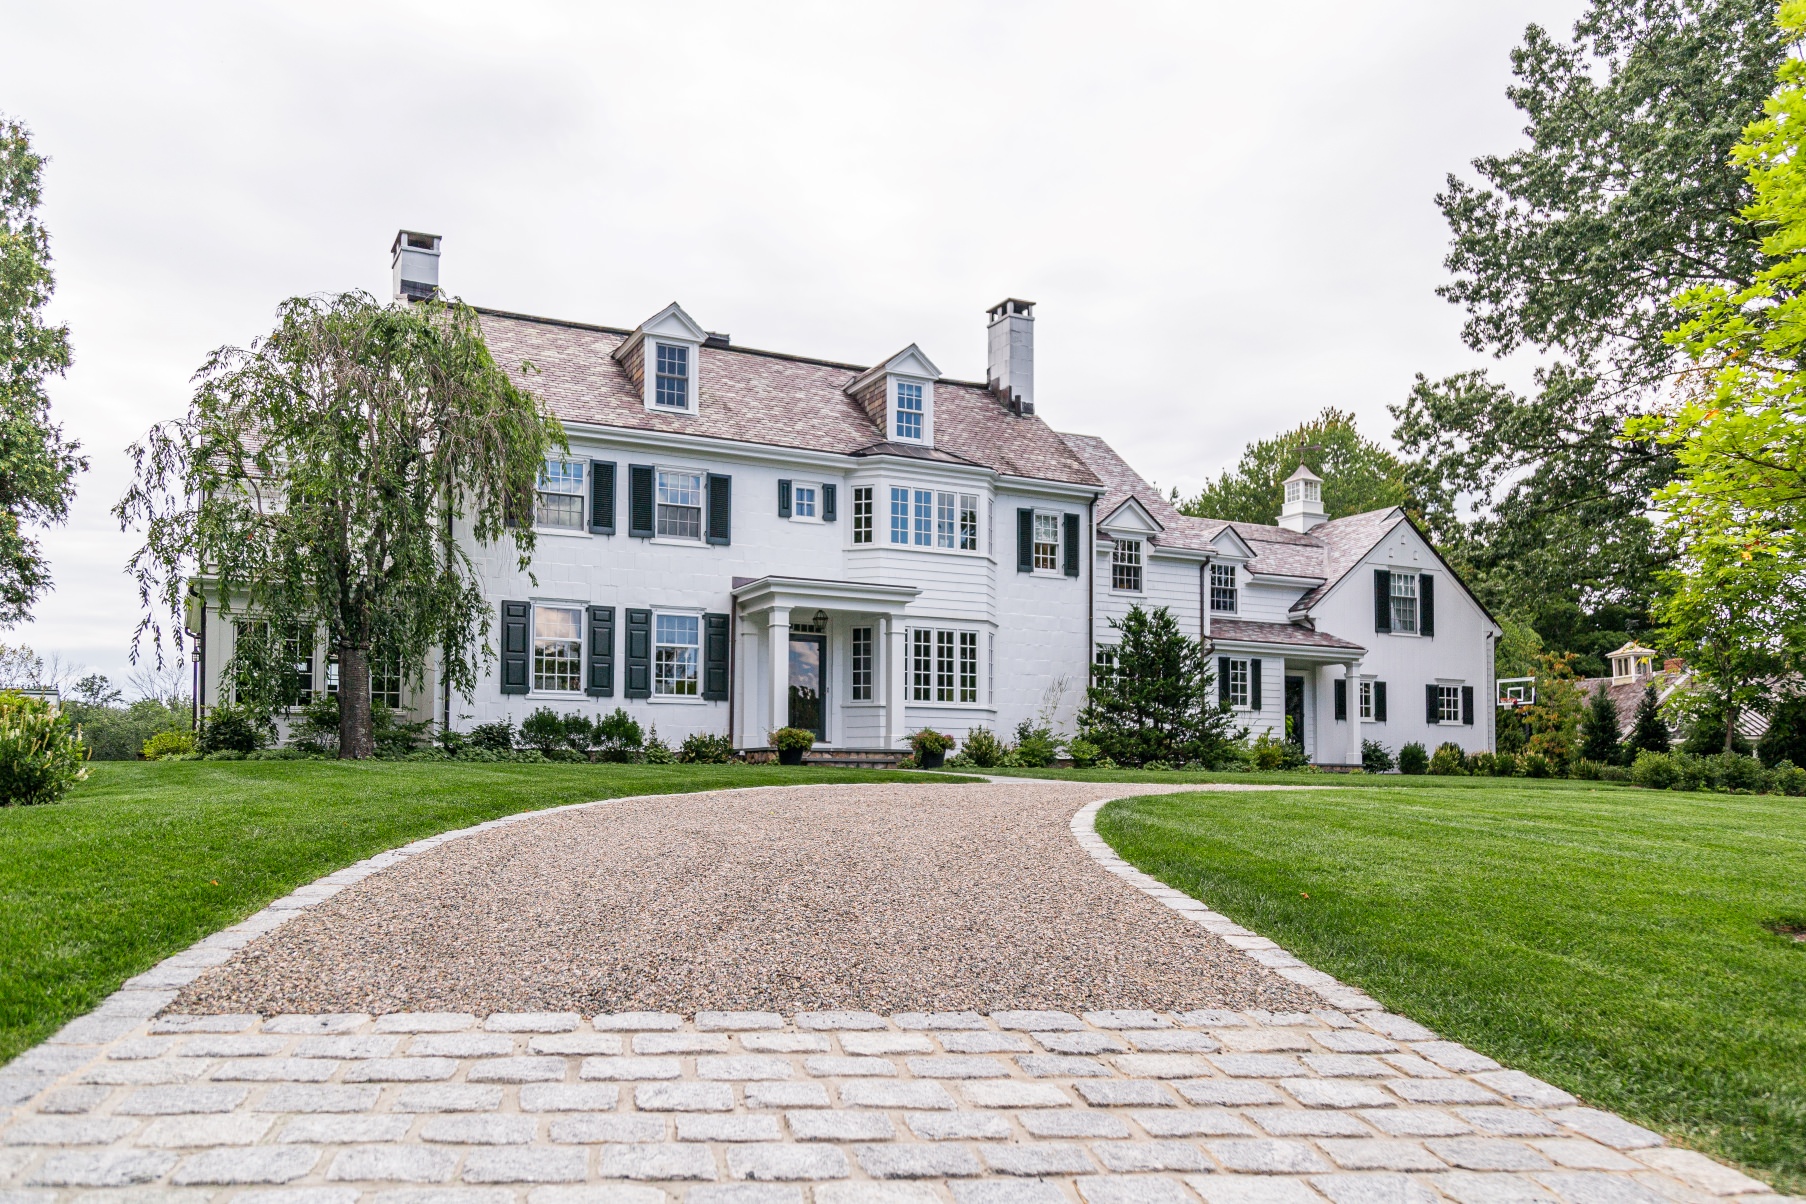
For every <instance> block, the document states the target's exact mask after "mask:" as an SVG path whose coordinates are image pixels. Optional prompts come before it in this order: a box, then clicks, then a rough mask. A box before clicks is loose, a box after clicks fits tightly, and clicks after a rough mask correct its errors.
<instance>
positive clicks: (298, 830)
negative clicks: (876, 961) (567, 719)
mask: <svg viewBox="0 0 1806 1204" xmlns="http://www.w3.org/2000/svg"><path fill="white" fill-rule="evenodd" d="M91 769H92V771H93V772H92V776H91V777H90V779H89V780H88V781H87V782H85V783H83V784H82V785H81V786H80V787H78V788H77V789H76V790H75V791H74V792H73V793H72V794H71V795H70V796H69V798H68V799H67V800H65V801H64V802H61V803H55V804H51V805H49V806H42V807H5V808H0V1064H4V1063H5V1062H7V1061H8V1060H10V1059H11V1058H13V1057H15V1056H16V1055H18V1054H19V1053H21V1052H23V1051H24V1050H26V1049H29V1048H30V1047H31V1046H33V1045H35V1044H37V1043H38V1042H40V1041H42V1040H43V1039H44V1038H46V1037H48V1036H50V1035H51V1034H52V1033H54V1032H55V1031H56V1030H57V1029H58V1028H60V1027H62V1025H63V1024H65V1023H66V1022H68V1021H69V1020H72V1019H74V1018H75V1017H76V1016H80V1015H82V1014H84V1013H86V1012H88V1011H90V1010H92V1009H93V1008H94V1007H95V1005H97V1004H98V1003H100V1001H101V1000H102V999H104V998H106V996H108V995H109V994H111V993H112V992H113V991H114V990H116V989H118V987H119V984H120V983H122V982H124V981H125V980H126V979H128V978H130V977H131V976H132V975H134V974H138V973H140V972H142V971H144V970H147V969H149V968H150V967H151V966H153V965H155V964H156V963H157V962H159V961H161V960H163V959H164V958H165V957H168V956H169V955H171V954H173V953H176V952H179V951H180V950H182V949H185V948H187V947H188V946H189V945H191V944H193V943H194V942H195V941H198V940H200V939H201V938H202V937H204V936H207V935H208V934H209V933H213V932H217V931H219V930H220V929H221V928H226V927H229V926H230V925H232V924H235V923H237V922H238V921H240V920H242V919H244V918H245V917H246V916H249V915H251V914H252V913H254V912H256V911H257V910H259V909H260V908H262V907H263V906H265V905H266V904H268V903H269V902H270V901H271V900H273V899H278V898H281V897H282V896H283V895H286V894H288V893H289V892H290V891H292V890H294V889H295V888H296V887H298V886H303V885H305V884H307V883H309V882H312V881H313V880H314V879H316V878H319V877H321V876H323V875H326V874H330V873H332V872H333V871H335V870H338V869H342V868H344V867H345V866H347V865H350V864H352V863H354V862H357V861H361V860H363V859H364V858H366V857H370V856H373V855H375V854H377V853H380V852H382V851H383V850H385V849H392V848H395V847H396V846H398V845H404V844H407V843H409V842H410V841H414V840H418V839H420V838H422V837H425V836H432V835H434V834H436V833H439V832H446V831H450V830H452V829H455V828H465V827H469V826H471V825H472V824H479V823H482V822H483V821H484V820H488V819H494V818H496V817H497V816H501V815H511V814H513V813H515V812H519V811H534V810H540V809H543V808H547V807H557V806H563V805H565V804H569V803H583V802H591V801H595V800H600V799H610V798H622V797H626V796H629V795H636V794H679V793H687V792H693V791H698V790H720V789H729V788H733V787H738V786H787V785H827V784H831V783H835V782H872V781H913V782H924V783H925V782H927V781H933V780H935V779H933V778H929V777H927V775H923V774H919V773H888V772H881V771H867V770H847V769H829V768H817V767H813V766H808V767H802V768H795V769H786V768H783V767H781V766H776V765H770V766H764V765H760V766H745V765H671V766H653V765H569V764H552V765H503V764H497V765H489V764H443V763H441V764H434V763H432V762H365V763H362V764H353V763H341V762H336V761H188V762H172V763H144V762H135V763H134V762H97V763H95V764H94V765H93V766H91ZM940 780H951V781H971V780H973V779H971V778H959V777H953V778H942V779H940Z"/></svg>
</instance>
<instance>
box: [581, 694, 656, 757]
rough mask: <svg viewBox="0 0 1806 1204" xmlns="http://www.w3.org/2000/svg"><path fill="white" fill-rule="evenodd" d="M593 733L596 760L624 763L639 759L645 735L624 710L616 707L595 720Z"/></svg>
mask: <svg viewBox="0 0 1806 1204" xmlns="http://www.w3.org/2000/svg"><path fill="white" fill-rule="evenodd" d="M594 731H595V741H596V748H597V750H598V755H597V759H598V760H602V761H611V762H617V763H624V762H628V761H637V760H639V759H640V755H641V749H642V748H643V747H644V745H645V743H646V734H645V732H644V731H642V730H641V728H640V725H639V723H638V722H637V721H635V719H634V717H633V716H632V715H629V714H628V713H627V711H626V709H625V708H623V707H616V708H615V709H614V710H612V711H610V712H609V713H608V714H606V715H604V716H602V718H600V719H598V720H596V724H595V729H594Z"/></svg>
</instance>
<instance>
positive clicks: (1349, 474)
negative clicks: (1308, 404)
mask: <svg viewBox="0 0 1806 1204" xmlns="http://www.w3.org/2000/svg"><path fill="white" fill-rule="evenodd" d="M1300 464H1304V465H1306V466H1307V467H1308V468H1309V469H1310V470H1311V471H1312V472H1314V473H1316V474H1317V475H1318V476H1320V477H1322V478H1323V509H1324V512H1325V513H1327V514H1328V515H1329V516H1330V517H1331V518H1341V517H1343V516H1344V515H1348V514H1360V513H1363V512H1365V511H1368V510H1379V509H1382V508H1384V507H1386V506H1407V507H1410V508H1411V509H1412V511H1413V514H1414V516H1419V515H1421V511H1422V509H1423V506H1422V505H1421V504H1420V503H1418V502H1416V501H1414V499H1413V497H1412V495H1411V492H1410V490H1409V489H1408V488H1407V487H1406V484H1405V464H1404V462H1403V461H1401V460H1400V459H1399V458H1398V457H1397V456H1395V455H1393V454H1392V453H1391V452H1389V451H1387V450H1386V449H1385V448H1383V447H1381V446H1380V445H1379V444H1377V443H1374V442H1373V441H1372V440H1369V439H1363V438H1362V437H1361V433H1360V432H1359V431H1358V430H1356V429H1355V418H1354V415H1353V414H1348V413H1344V412H1343V411H1341V410H1338V409H1335V408H1334V407H1328V408H1325V409H1324V411H1323V412H1322V413H1321V414H1319V415H1317V417H1315V418H1313V419H1311V420H1310V421H1309V422H1306V423H1303V424H1302V425H1300V426H1298V427H1296V428H1295V429H1293V430H1289V431H1286V432H1284V433H1283V434H1279V435H1275V436H1273V437H1272V438H1271V439H1262V440H1260V441H1258V442H1255V443H1250V444H1249V445H1248V446H1247V448H1246V449H1245V450H1244V451H1243V452H1242V458H1241V462H1240V463H1238V464H1237V465H1236V466H1235V467H1234V468H1232V469H1229V470H1227V471H1225V472H1224V473H1223V475H1222V476H1220V477H1218V478H1217V479H1216V480H1214V481H1209V482H1206V484H1205V486H1204V488H1203V489H1202V490H1200V491H1199V492H1198V494H1197V496H1196V497H1191V498H1187V499H1185V500H1184V501H1182V502H1180V503H1179V509H1180V510H1181V511H1182V512H1183V513H1186V514H1192V515H1196V516H1197V517H1199V518H1220V519H1228V520H1229V521H1231V522H1238V523H1271V522H1272V521H1273V520H1274V519H1275V518H1276V517H1278V515H1279V510H1280V506H1281V505H1283V504H1284V502H1285V488H1284V482H1285V479H1286V478H1287V477H1289V476H1291V475H1292V472H1293V470H1294V469H1296V468H1297V467H1298V466H1299V465H1300Z"/></svg>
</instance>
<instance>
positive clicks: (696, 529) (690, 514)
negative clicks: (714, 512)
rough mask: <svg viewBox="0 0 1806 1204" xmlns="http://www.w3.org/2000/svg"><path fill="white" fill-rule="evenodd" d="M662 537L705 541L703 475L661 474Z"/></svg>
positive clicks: (659, 502)
mask: <svg viewBox="0 0 1806 1204" xmlns="http://www.w3.org/2000/svg"><path fill="white" fill-rule="evenodd" d="M658 533H659V534H660V535H663V536H666V537H668V538H671V539H701V538H702V474H701V473H699V472H666V471H664V470H663V469H661V470H660V471H659V474H658Z"/></svg>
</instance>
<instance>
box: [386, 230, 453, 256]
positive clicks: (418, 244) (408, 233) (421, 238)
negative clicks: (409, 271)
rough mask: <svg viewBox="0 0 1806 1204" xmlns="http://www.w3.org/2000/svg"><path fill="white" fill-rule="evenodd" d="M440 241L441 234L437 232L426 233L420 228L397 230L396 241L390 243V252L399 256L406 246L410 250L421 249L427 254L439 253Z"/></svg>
mask: <svg viewBox="0 0 1806 1204" xmlns="http://www.w3.org/2000/svg"><path fill="white" fill-rule="evenodd" d="M439 243H440V236H439V235H437V234H426V233H423V232H421V231H419V230H397V231H396V232H395V241H394V242H392V243H390V244H389V254H390V255H391V256H393V257H399V256H400V255H401V252H402V249H403V248H404V247H405V248H406V249H408V250H410V251H419V252H421V253H423V254H427V255H437V254H438V253H439Z"/></svg>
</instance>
